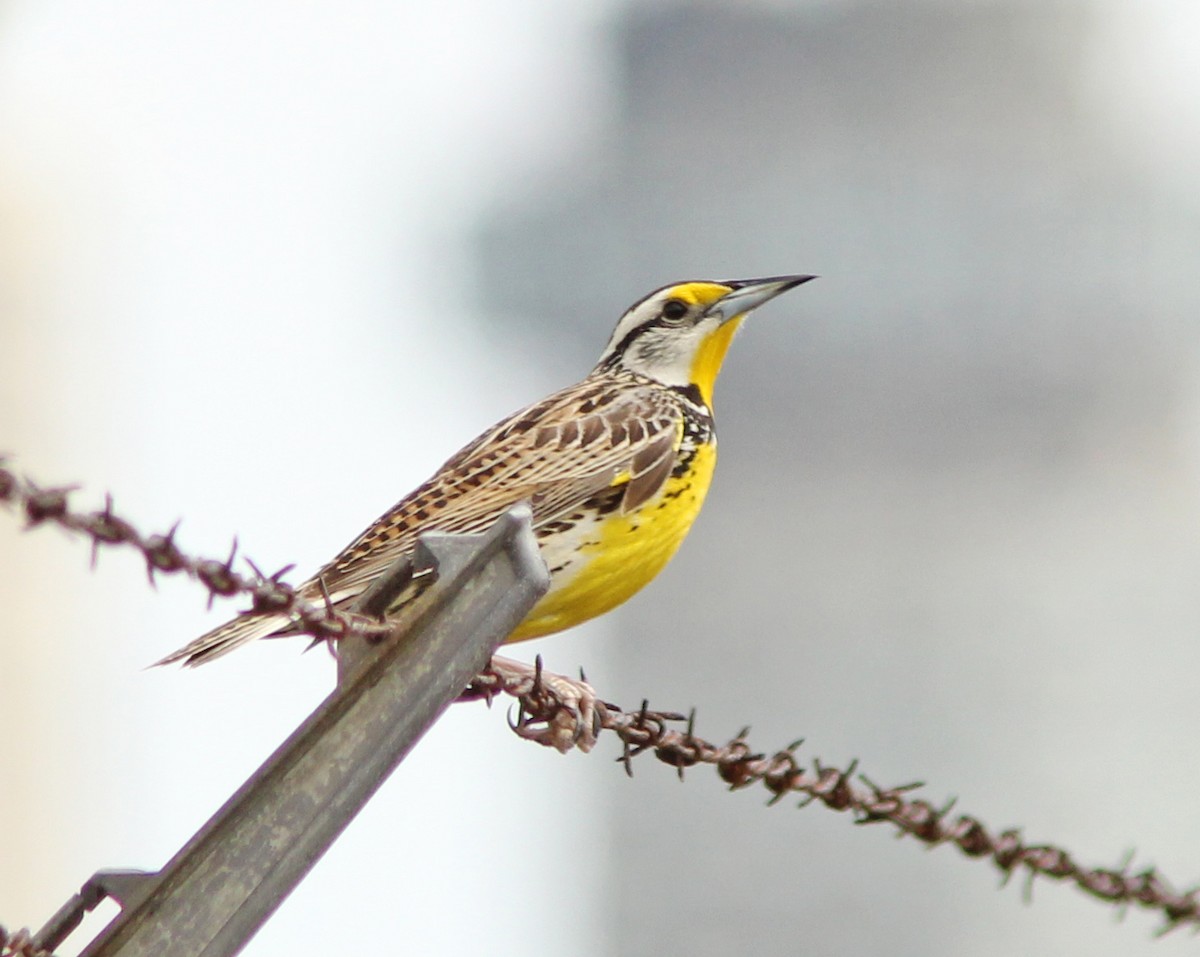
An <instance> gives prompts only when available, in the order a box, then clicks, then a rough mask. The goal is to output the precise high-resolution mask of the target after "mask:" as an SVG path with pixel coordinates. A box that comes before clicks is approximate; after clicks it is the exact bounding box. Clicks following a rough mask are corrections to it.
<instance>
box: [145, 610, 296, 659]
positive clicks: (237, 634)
mask: <svg viewBox="0 0 1200 957" xmlns="http://www.w3.org/2000/svg"><path fill="white" fill-rule="evenodd" d="M289 621H290V619H289V618H288V617H287V616H286V615H258V614H246V615H240V616H239V617H237V618H234V619H232V620H231V621H227V622H225V624H223V625H219V626H217V627H216V628H214V629H213V630H212V631H210V632H207V633H206V634H203V635H201V636H200V637H199V638H197V639H195V640H194V641H190V642H188V643H187V644H186V645H184V646H183V647H182V648H180V649H179V650H178V651H173V652H171V654H169V655H167V657H165V658H163V659H162V660H161V661H156V662H155V663H154V664H155V666H158V665H171V664H174V663H175V662H177V661H182V662H183V663H184V664H185V665H202V664H204V663H205V662H208V661H212V660H213V659H214V658H219V657H221V655H224V654H228V653H229V652H231V651H233V649H234V648H239V647H241V646H242V645H244V644H248V643H249V642H251V641H255V640H257V639H259V638H266V637H267V636H269V635H272V634H274V633H275V632H277V631H280V630H281V629H283V628H286V627H287V625H288V623H289Z"/></svg>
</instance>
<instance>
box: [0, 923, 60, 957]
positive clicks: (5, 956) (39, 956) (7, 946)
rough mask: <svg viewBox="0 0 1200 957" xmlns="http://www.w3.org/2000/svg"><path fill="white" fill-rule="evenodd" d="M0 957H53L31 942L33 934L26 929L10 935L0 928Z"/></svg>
mask: <svg viewBox="0 0 1200 957" xmlns="http://www.w3.org/2000/svg"><path fill="white" fill-rule="evenodd" d="M0 957H54V955H53V954H52V953H50V951H48V950H43V949H42V948H41V947H38V946H37V945H36V944H34V942H33V934H32V933H30V931H29V930H28V928H24V927H23V928H21V929H20V930H18V931H16V932H15V933H12V934H10V933H9V932H8V931H7V930H5V929H4V927H3V926H0Z"/></svg>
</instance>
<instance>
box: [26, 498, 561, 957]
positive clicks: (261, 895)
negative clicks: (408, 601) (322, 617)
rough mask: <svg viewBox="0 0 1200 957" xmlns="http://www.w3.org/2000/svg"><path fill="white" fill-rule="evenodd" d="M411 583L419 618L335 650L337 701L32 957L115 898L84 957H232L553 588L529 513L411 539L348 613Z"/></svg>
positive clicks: (78, 898)
mask: <svg viewBox="0 0 1200 957" xmlns="http://www.w3.org/2000/svg"><path fill="white" fill-rule="evenodd" d="M416 574H436V582H435V584H434V585H432V586H431V587H430V588H429V589H428V591H427V592H426V593H425V594H424V595H423V596H422V598H421V600H420V603H419V608H418V610H417V611H416V612H415V613H414V614H413V615H412V616H411V617H410V618H409V619H408V620H405V621H403V622H401V624H400V625H399V627H398V628H397V629H395V630H394V631H393V633H392V634H391V635H389V636H388V637H387V638H385V639H384V640H383V641H382V642H379V643H378V644H375V645H371V644H369V643H367V642H363V641H361V639H356V640H355V641H356V642H357V643H354V642H347V644H346V647H345V648H342V649H340V651H341V662H340V667H339V677H338V687H337V689H336V690H335V691H334V692H333V693H332V694H331V695H330V696H329V697H328V698H326V699H325V701H324V702H322V703H321V705H320V706H319V707H318V708H317V709H316V710H315V711H314V712H313V713H312V714H311V715H310V716H309V717H308V718H307V719H306V720H305V721H304V723H303V724H301V725H300V727H299V728H297V729H296V731H295V732H294V733H293V734H292V735H291V736H290V737H289V738H288V740H287V741H285V742H284V743H283V744H282V745H281V746H280V747H279V749H278V750H276V752H275V753H274V754H273V755H271V757H270V758H268V759H267V761H266V762H265V763H264V764H263V765H262V767H260V768H259V769H258V771H256V772H255V773H254V775H253V776H251V778H250V779H249V780H248V781H246V783H245V784H244V785H242V787H241V788H240V789H239V790H238V791H237V793H235V794H234V795H233V797H231V798H230V799H229V800H228V801H227V802H226V804H225V806H224V807H222V808H221V809H220V810H219V811H218V812H217V813H216V814H215V815H214V816H213V817H212V818H211V819H210V820H209V821H208V823H207V824H205V825H204V827H202V828H201V829H200V831H199V832H197V834H196V835H195V836H194V837H193V838H192V839H191V840H190V841H189V842H188V843H187V844H186V845H185V846H184V847H183V848H182V849H181V850H180V851H179V852H178V853H177V854H176V855H175V857H174V858H172V859H171V861H170V862H169V863H168V864H167V865H166V866H165V867H164V868H163V869H162V870H161V871H159V872H157V873H145V872H138V871H101V872H99V873H97V874H96V875H95V876H93V877H92V878H91V880H89V881H88V882H87V883H86V884H85V885H84V886H83V888H82V890H81V891H80V893H79V894H77V895H75V896H74V897H73V898H72V899H71V900H70V901H68V902H67V904H66V905H64V906H63V908H61V909H60V910H59V912H58V913H57V914H55V915H54V917H53V918H51V919H50V921H49V922H47V924H46V926H45V927H43V928H42V929H41V930H40V931H39V932H38V934H37V937H36V941H37V943H38V944H39V945H40V946H42V947H44V948H46V949H51V950H52V949H54V948H55V947H57V946H58V945H59V944H60V943H61V942H62V941H63V940H64V939H65V938H66V936H67V935H68V934H69V933H70V932H71V930H73V929H74V928H75V927H76V926H78V924H79V922H80V920H81V919H82V917H83V914H84V913H86V912H87V911H88V910H91V909H92V908H94V907H95V906H96V905H97V904H98V903H99V902H100V901H101V900H103V899H104V898H105V897H112V898H114V899H116V900H117V901H118V902H119V903H121V904H122V905H123V908H122V911H121V913H120V914H119V915H118V916H117V917H116V918H115V919H114V920H113V921H112V923H110V924H109V925H108V926H107V927H106V928H105V929H104V930H103V931H102V932H101V933H100V935H99V936H98V937H97V938H96V939H95V940H94V941H93V942H92V943H91V944H89V945H88V947H87V948H86V949H85V950H84V951H83V952H82V953H81V955H80V957H116V955H120V957H162V955H165V954H170V955H171V957H230V955H233V954H236V953H237V952H238V951H239V950H241V948H242V947H243V946H244V945H245V943H246V942H247V941H248V940H249V939H250V937H251V936H252V935H253V934H254V932H255V931H256V930H258V928H259V927H260V926H262V924H263V923H264V922H265V921H266V919H267V918H268V917H269V916H270V915H271V913H272V912H273V911H274V910H275V908H276V907H278V906H279V904H280V903H281V902H282V901H283V899H284V898H285V897H286V896H287V895H288V893H290V892H291V890H292V889H293V888H294V887H295V886H296V885H297V884H298V883H299V882H300V880H301V879H302V878H303V877H304V875H305V874H306V873H307V872H308V871H309V869H310V868H311V867H312V866H313V864H315V863H316V861H317V860H318V859H319V858H320V857H321V855H322V854H323V853H324V852H325V851H326V850H327V849H328V848H329V846H330V845H331V844H332V843H333V841H334V840H335V839H336V838H337V836H338V835H339V834H340V833H341V831H342V830H343V828H345V827H346V825H347V824H348V823H349V822H350V820H351V819H352V818H353V817H354V815H355V814H357V813H358V811H359V810H360V809H361V808H362V806H363V805H364V804H365V803H366V802H367V800H368V799H369V798H370V796H371V795H372V794H373V793H374V792H375V791H376V789H377V788H378V787H379V786H380V784H382V783H383V781H384V780H385V779H386V778H387V776H388V775H389V774H390V773H391V772H392V771H393V770H394V769H395V767H396V766H397V765H398V764H399V763H400V761H401V760H402V759H403V758H404V756H405V755H406V754H407V753H408V751H409V750H410V749H411V748H412V746H413V745H414V744H415V743H416V742H417V740H419V739H420V737H421V736H422V735H423V734H424V733H425V731H427V730H428V729H429V727H430V726H431V725H432V724H433V723H434V721H436V720H437V718H438V716H439V715H440V714H441V713H442V711H444V710H445V709H446V707H448V706H449V704H450V703H451V702H452V701H453V700H454V699H455V698H456V697H457V696H458V694H459V693H460V692H461V691H462V690H463V688H465V687H466V685H467V684H468V683H469V682H470V680H471V678H472V677H474V676H475V675H476V674H478V673H479V672H480V671H481V670H483V668H484V666H485V665H486V664H487V662H488V660H489V658H490V657H491V655H492V653H493V652H494V651H495V649H496V647H497V646H498V645H499V643H500V642H501V641H503V639H504V638H505V637H506V636H507V635H508V634H509V633H510V632H511V631H512V630H513V628H515V627H516V625H517V624H518V623H519V622H520V621H521V619H522V618H524V617H525V615H526V614H527V613H528V611H529V609H530V608H532V607H533V605H534V604H535V603H536V602H537V600H538V598H540V597H541V596H542V595H543V594H545V592H546V590H547V589H548V588H549V584H550V579H549V573H548V572H547V570H546V566H545V563H544V562H543V561H542V559H541V556H540V555H539V553H538V549H537V543H536V541H535V539H534V536H533V532H532V527H531V512H530V510H529V507H528V506H527V505H518V506H516V507H515V508H513V509H512V510H510V511H509V512H507V513H506V514H505V515H503V516H502V517H501V518H500V519H499V521H497V522H496V524H495V525H494V526H493V527H492V529H491V530H490V531H488V532H487V533H485V534H483V535H440V534H427V535H423V536H421V540H420V546H419V548H418V550H417V553H416V554H415V555H414V556H413V560H412V562H411V564H410V565H408V566H407V567H405V566H404V565H403V564H401V563H397V564H396V565H395V566H393V568H392V569H390V570H389V572H388V574H387V575H386V576H385V580H384V581H383V582H381V584H380V585H379V587H377V588H373V589H371V590H370V591H369V592H368V593H367V594H365V595H364V596H363V598H362V599H361V600H360V602H359V603H358V604H359V607H364V606H365V607H368V608H370V610H372V611H377V610H378V608H381V607H386V605H387V603H388V601H389V600H390V598H391V597H394V595H395V594H398V593H399V591H400V590H401V589H402V588H404V587H405V586H406V585H407V583H408V581H409V580H411V578H412V577H413V576H414V575H416ZM375 602H378V603H380V604H378V605H376V606H375V607H374V608H371V603H375Z"/></svg>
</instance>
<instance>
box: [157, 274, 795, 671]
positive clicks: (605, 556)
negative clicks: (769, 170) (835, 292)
mask: <svg viewBox="0 0 1200 957" xmlns="http://www.w3.org/2000/svg"><path fill="white" fill-rule="evenodd" d="M812 278H814V277H812V276H779V277H773V278H769V279H750V280H741V281H728V282H725V281H723V282H711V281H705V282H684V283H676V284H674V285H671V286H664V287H663V288H662V289H658V290H656V291H654V292H652V293H650V295H648V296H646V297H645V298H644V299H642V300H640V301H639V302H637V303H635V304H634V305H633V306H632V307H630V308H629V310H628V311H626V313H625V314H624V315H623V316H622V317H621V319H620V321H619V322H618V323H617V327H616V329H615V330H614V332H613V334H612V338H611V339H609V342H608V345H607V346H606V347H605V349H604V353H603V354H602V355H601V357H600V361H599V362H598V363H597V365H596V367H595V368H594V369H593V370H592V372H591V373H590V374H589V375H588V376H587V377H586V378H584V379H583V380H582V381H580V382H578V383H576V384H575V385H572V386H568V387H567V388H565V389H562V390H561V391H559V392H556V393H554V394H553V395H551V396H549V397H547V398H545V399H542V400H541V401H540V402H536V403H534V404H533V405H531V406H529V407H528V408H525V409H522V410H521V411H519V412H516V413H514V414H513V415H510V416H509V417H508V418H506V419H504V420H503V421H501V422H500V423H498V424H497V425H495V426H493V427H492V428H490V429H488V430H487V431H486V432H484V433H483V434H482V435H480V436H479V437H478V438H476V439H475V440H474V441H473V442H471V443H470V444H469V445H467V446H466V447H465V448H463V449H462V450H461V451H460V452H458V454H457V455H455V456H453V457H452V458H451V459H450V460H449V461H447V462H446V464H445V465H443V466H442V467H441V468H440V469H438V471H437V472H436V473H435V474H434V475H433V477H432V478H430V479H429V480H428V481H427V482H425V484H423V485H421V486H420V487H419V488H417V489H415V490H414V491H413V492H412V493H410V494H409V495H407V496H406V497H405V498H403V499H401V501H400V502H399V503H398V504H397V505H395V506H394V507H393V508H391V509H389V510H388V511H387V512H385V513H384V514H383V515H382V516H380V518H379V519H378V520H377V521H376V522H374V523H373V524H372V525H371V526H370V527H369V528H367V529H366V531H364V532H363V533H362V534H361V535H359V536H358V538H356V539H355V540H354V541H353V542H351V543H350V545H349V546H348V547H347V548H345V549H344V550H343V551H342V552H341V553H340V554H339V555H338V556H337V557H336V558H335V559H334V560H333V561H331V562H330V563H329V564H328V565H326V566H325V567H324V568H322V569H321V570H320V571H319V572H317V574H316V575H314V576H313V577H312V578H311V579H309V580H308V581H307V582H305V583H304V584H303V585H301V586H300V588H299V591H300V594H301V596H302V597H304V598H306V599H308V600H310V601H321V600H322V596H323V590H322V589H323V588H324V590H325V591H326V592H328V595H329V597H330V599H331V600H332V602H333V603H334V605H335V606H343V607H345V606H346V605H348V604H349V603H351V602H353V600H354V599H355V598H356V597H357V596H359V595H360V594H362V592H363V591H364V590H366V588H367V587H369V586H370V585H371V583H372V582H373V581H374V580H375V579H376V578H377V577H378V576H379V575H380V574H382V573H383V572H384V570H385V569H387V568H388V566H389V565H391V564H392V563H393V562H394V561H396V559H398V558H400V557H401V556H403V555H404V554H405V553H407V552H410V551H411V550H412V549H413V547H414V545H415V544H416V540H417V536H418V535H420V534H421V533H422V532H427V531H440V532H482V531H484V530H486V529H487V528H488V527H489V526H490V525H491V524H492V523H493V522H494V521H495V520H496V519H497V518H498V517H499V516H500V515H501V514H502V513H503V512H504V511H506V510H507V509H509V508H511V507H512V506H513V505H515V504H517V503H518V502H521V501H528V502H529V503H530V505H531V506H532V510H533V528H534V533H535V535H536V537H537V541H538V546H539V548H540V550H541V554H542V558H543V559H544V560H545V562H546V566H547V567H548V568H549V570H550V581H551V584H550V590H549V591H548V592H547V593H546V594H545V595H544V596H543V597H542V598H541V600H540V601H539V602H538V603H537V604H536V605H535V606H534V608H533V609H532V610H531V611H530V612H529V614H528V615H527V616H526V617H525V619H524V620H523V621H522V622H521V623H520V624H519V625H518V626H517V628H516V629H515V630H514V631H513V632H512V634H511V635H509V637H508V639H507V640H508V641H522V640H524V639H527V638H539V637H541V636H542V635H548V634H552V633H553V632H556V631H561V630H562V629H564V628H569V627H570V626H572V625H577V624H579V623H580V622H584V621H587V620H588V619H590V618H594V617H595V616H597V615H600V614H603V613H604V612H606V611H609V610H610V609H612V608H615V607H616V606H617V605H619V604H621V603H622V602H624V601H625V600H626V599H628V598H630V597H631V596H632V595H633V594H634V593H635V592H637V591H638V590H639V589H641V588H642V586H644V585H645V584H647V583H648V582H649V581H650V580H651V579H652V578H654V576H655V575H657V574H658V573H659V571H661V570H662V568H663V566H664V565H666V563H667V561H668V560H669V559H670V558H671V556H672V555H673V554H674V553H675V550H676V549H677V548H678V547H679V545H680V543H681V542H682V541H683V538H684V536H685V535H686V534H687V532H688V529H689V528H690V527H691V525H692V522H693V520H694V519H695V518H696V515H697V514H698V513H699V511H700V506H701V505H702V504H703V502H704V496H705V493H706V492H707V491H708V486H709V483H710V482H711V481H712V474H713V467H714V466H715V464H716V455H717V442H716V433H715V430H714V426H713V412H712V392H713V383H714V381H715V380H716V378H717V373H718V372H719V371H720V369H721V363H722V361H723V360H724V358H725V353H726V351H727V350H728V348H729V344H730V343H731V342H732V341H733V336H734V333H735V332H736V331H737V330H738V327H739V326H740V324H741V322H742V320H743V319H744V318H745V316H746V315H747V314H748V313H749V312H750V311H751V310H753V309H755V308H756V307H758V306H761V305H762V304H763V303H765V302H767V301H768V300H770V299H773V298H774V297H775V296H778V295H779V294H780V293H783V292H786V291H787V290H789V289H791V288H793V287H794V286H798V285H800V284H801V283H803V282H807V281H808V280H809V279H812ZM423 587H424V584H423V583H422V582H414V583H413V584H412V586H411V587H409V588H408V589H406V590H405V592H404V593H403V594H401V596H400V597H399V598H397V599H396V600H395V601H394V602H393V604H392V605H391V606H390V607H389V609H388V612H387V614H388V615H389V616H391V615H393V614H396V613H398V612H400V611H401V610H402V609H403V608H404V607H405V606H406V605H408V604H409V603H410V602H412V601H413V600H415V599H416V598H417V597H418V595H419V593H420V591H421V590H422V589H423ZM290 625H291V622H290V621H289V620H288V618H287V617H286V616H283V615H277V614H255V613H245V614H242V615H240V616H239V617H237V618H234V619H233V620H232V621H229V622H227V623H225V624H223V625H221V626H220V627H218V628H215V629H214V630H212V631H210V632H208V633H207V634H205V635H202V636H201V637H199V638H197V639H196V640H195V641H193V642H191V643H190V644H188V645H186V646H185V647H183V648H181V649H179V650H178V651H176V652H174V653H173V654H171V655H168V656H167V657H166V658H164V659H163V660H162V661H161V662H159V663H160V664H168V663H171V662H175V661H184V662H186V663H187V664H189V665H196V664H200V663H202V662H205V661H210V660H211V659H213V658H216V657H218V656H220V655H223V654H225V653H226V652H228V651H232V650H233V649H234V648H236V647H238V646H239V645H242V644H245V643H247V642H249V641H253V640H255V639H257V638H264V637H271V636H275V635H279V634H287V633H288V632H289V626H290Z"/></svg>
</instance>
